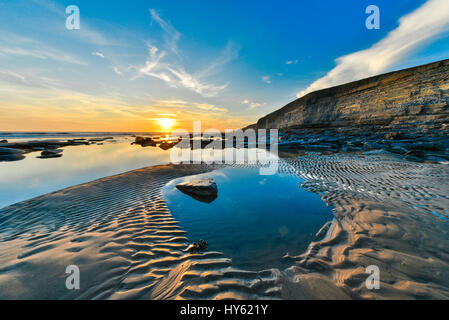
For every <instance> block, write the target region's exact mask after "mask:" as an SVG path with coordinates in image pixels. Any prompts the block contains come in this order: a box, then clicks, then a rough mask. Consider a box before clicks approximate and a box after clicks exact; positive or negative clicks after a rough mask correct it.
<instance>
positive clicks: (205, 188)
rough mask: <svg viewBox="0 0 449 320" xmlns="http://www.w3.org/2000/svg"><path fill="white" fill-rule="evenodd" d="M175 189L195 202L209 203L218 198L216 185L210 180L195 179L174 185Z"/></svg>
mask: <svg viewBox="0 0 449 320" xmlns="http://www.w3.org/2000/svg"><path fill="white" fill-rule="evenodd" d="M176 188H177V189H178V190H179V191H181V192H182V193H185V194H187V195H189V196H191V197H192V198H194V199H195V200H198V201H201V202H205V203H211V202H212V201H214V200H215V199H216V198H217V196H218V187H217V183H216V182H215V180H214V179H212V178H205V179H195V180H190V181H186V182H183V183H180V184H178V185H176Z"/></svg>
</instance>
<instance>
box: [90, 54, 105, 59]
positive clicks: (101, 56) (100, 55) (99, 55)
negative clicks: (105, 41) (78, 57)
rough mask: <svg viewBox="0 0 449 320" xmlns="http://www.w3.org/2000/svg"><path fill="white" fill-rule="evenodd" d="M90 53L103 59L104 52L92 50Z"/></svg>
mask: <svg viewBox="0 0 449 320" xmlns="http://www.w3.org/2000/svg"><path fill="white" fill-rule="evenodd" d="M92 55H93V56H97V57H100V58H102V59H104V54H102V53H101V52H92Z"/></svg>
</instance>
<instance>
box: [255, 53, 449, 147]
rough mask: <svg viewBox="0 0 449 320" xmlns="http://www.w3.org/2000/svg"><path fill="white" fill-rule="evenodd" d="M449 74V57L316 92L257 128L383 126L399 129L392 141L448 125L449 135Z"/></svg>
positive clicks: (264, 119)
mask: <svg viewBox="0 0 449 320" xmlns="http://www.w3.org/2000/svg"><path fill="white" fill-rule="evenodd" d="M447 74H449V59H446V60H442V61H438V62H434V63H430V64H426V65H422V66H417V67H414V68H409V69H406V70H399V71H395V72H390V73H385V74H381V75H377V76H373V77H370V78H366V79H361V80H358V81H353V82H349V83H346V84H342V85H339V86H335V87H330V88H326V89H322V90H318V91H314V92H310V93H308V94H306V95H304V96H302V97H300V98H299V99H297V100H295V101H292V102H290V103H289V104H287V105H285V106H284V107H282V108H281V109H278V110H276V111H274V112H272V113H270V114H268V115H266V116H264V117H262V118H260V119H259V120H258V121H257V125H252V128H254V129H275V128H277V129H285V130H291V129H293V128H294V130H304V129H310V128H316V129H319V128H321V129H324V130H329V128H347V127H352V128H354V129H358V130H359V132H362V133H370V132H369V129H370V127H371V126H379V127H382V126H383V127H384V128H385V133H388V132H391V133H392V132H393V131H394V132H395V133H393V134H392V135H389V136H388V140H391V139H393V140H394V139H398V138H399V137H400V136H401V135H402V134H403V133H404V134H407V135H408V131H407V130H406V129H407V128H416V129H419V127H420V126H422V128H423V129H424V128H429V129H432V128H435V129H436V130H437V131H439V132H441V133H444V132H445V131H444V130H445V129H444V128H446V134H447V125H448V124H449V108H448V97H449V90H448V82H447ZM401 129H403V130H401ZM353 131H355V132H356V131H357V130H353ZM423 133H424V134H425V135H428V132H423ZM283 139H284V137H283Z"/></svg>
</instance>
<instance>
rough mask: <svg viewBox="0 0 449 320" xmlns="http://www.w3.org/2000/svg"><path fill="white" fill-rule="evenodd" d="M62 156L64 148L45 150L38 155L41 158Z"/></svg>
mask: <svg viewBox="0 0 449 320" xmlns="http://www.w3.org/2000/svg"><path fill="white" fill-rule="evenodd" d="M60 157H62V150H44V151H42V152H41V155H40V156H39V157H38V158H40V159H50V158H60Z"/></svg>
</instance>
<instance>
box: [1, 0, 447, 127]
mask: <svg viewBox="0 0 449 320" xmlns="http://www.w3.org/2000/svg"><path fill="white" fill-rule="evenodd" d="M70 5H76V6H77V7H78V8H79V16H80V28H79V29H73V30H70V29H67V28H66V19H67V18H68V17H69V16H70V14H66V8H67V7H68V6H70ZM369 5H376V6H377V7H378V8H379V10H380V15H379V17H380V28H379V29H368V28H367V27H366V23H365V21H366V19H367V18H368V17H369V16H370V13H366V8H367V7H368V6H369ZM447 58H449V1H447V0H427V1H426V0H403V1H391V0H389V1H386V0H370V1H365V0H346V1H331V0H329V1H327V0H317V1H291V0H288V1H284V0H276V1H257V2H256V1H252V0H246V1H242V0H239V1H234V0H226V1H221V0H214V1H201V0H191V1H185V0H179V1H178V0H162V1H159V0H128V1H104V0H95V1H92V0H90V1H88V0H70V1H52V0H15V1H10V0H0V131H1V132H5V131H127V132H141V131H149V132H151V131H160V130H161V129H164V128H163V127H164V126H165V127H166V128H168V127H170V126H171V128H170V129H175V128H183V129H187V130H191V128H192V121H193V120H201V121H202V128H203V130H204V129H208V128H215V129H219V130H224V129H232V128H240V127H244V126H246V125H248V124H251V123H254V122H256V121H257V120H258V119H259V118H260V117H262V116H264V115H266V114H268V113H270V112H272V111H274V110H277V109H279V108H281V107H282V106H284V105H285V104H287V103H289V102H291V101H293V100H295V99H296V98H297V97H301V96H303V95H304V94H307V93H309V92H311V91H315V90H318V89H322V88H326V87H330V86H334V85H338V84H343V83H346V82H350V81H354V80H358V79H362V78H366V77H369V76H372V75H376V74H381V73H384V72H388V71H393V70H399V69H403V68H406V67H412V66H416V65H420V64H424V63H429V62H433V61H437V60H441V59H447ZM160 119H166V120H163V121H161V120H160ZM167 119H168V120H167ZM166 128H165V129H166Z"/></svg>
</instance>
